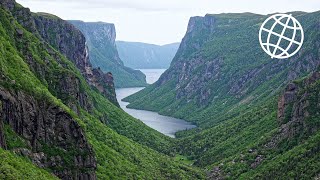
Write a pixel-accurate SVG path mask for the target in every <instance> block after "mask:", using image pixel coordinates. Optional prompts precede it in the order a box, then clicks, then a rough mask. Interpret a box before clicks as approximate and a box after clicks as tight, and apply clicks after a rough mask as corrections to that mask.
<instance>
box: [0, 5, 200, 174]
mask: <svg viewBox="0 0 320 180" xmlns="http://www.w3.org/2000/svg"><path fill="white" fill-rule="evenodd" d="M0 16H1V18H0V19H1V21H0V22H1V24H0V52H1V53H0V59H1V60H0V67H1V74H4V75H5V76H6V77H8V78H9V80H7V81H1V82H0V85H1V86H2V87H5V88H6V89H14V90H16V91H24V92H26V93H28V94H30V95H32V96H34V97H35V98H36V99H41V100H42V101H49V102H52V103H54V104H56V105H58V106H60V107H62V108H63V109H64V110H65V111H67V112H69V113H70V114H71V115H72V116H73V117H74V118H75V119H77V121H78V123H79V124H80V125H81V127H82V128H83V129H84V130H85V132H86V136H87V138H88V140H89V142H90V143H91V144H92V146H93V149H94V151H95V153H96V155H97V161H98V170H97V175H98V177H99V178H101V179H114V178H116V177H117V178H126V177H132V178H133V177H137V178H141V179H149V178H150V179H153V178H159V179H163V178H168V177H171V178H177V179H179V178H191V177H192V176H200V177H201V173H199V172H198V171H197V170H194V169H192V168H191V167H187V166H185V165H182V164H180V163H178V162H175V161H173V158H170V157H168V156H166V155H164V154H161V153H159V152H157V151H156V150H153V149H157V150H159V151H163V152H164V151H166V148H167V146H168V145H170V140H169V138H167V137H165V136H163V135H161V134H160V133H158V132H156V131H154V130H152V129H151V128H148V127H147V126H145V125H143V123H141V122H140V121H138V120H136V119H134V118H132V117H130V116H129V115H127V114H126V113H125V112H123V111H122V110H121V109H119V108H117V107H115V106H114V105H112V104H111V103H110V102H109V101H108V100H106V99H104V97H103V96H101V95H100V94H98V93H97V92H95V91H93V90H91V89H90V88H89V86H88V85H87V84H86V83H85V80H84V79H83V77H81V75H80V73H79V72H78V71H77V70H76V68H75V67H74V65H73V64H72V63H71V62H70V61H68V60H67V59H65V58H64V57H63V56H61V55H59V57H60V58H61V60H62V61H63V63H64V66H61V65H58V64H57V63H56V62H55V59H54V58H53V57H51V56H50V55H49V54H48V52H47V51H46V50H45V49H44V48H42V45H41V42H40V41H39V40H38V39H37V38H36V37H35V36H34V35H33V34H31V33H29V32H27V31H26V30H24V29H23V28H22V27H21V26H20V25H19V24H18V23H17V22H15V21H14V18H13V17H11V16H10V15H9V14H8V13H6V12H5V11H4V10H2V9H0ZM12 22H14V25H13V24H12ZM13 26H15V27H18V28H20V29H22V30H23V31H24V34H23V37H22V39H21V38H19V39H20V40H19V41H16V39H15V36H16V35H15V28H14V27H13ZM24 43H26V45H27V49H25V50H26V51H28V52H30V55H31V56H33V58H34V59H35V60H36V63H37V64H38V65H39V66H40V67H41V66H42V67H43V68H44V67H46V68H48V71H49V74H50V72H52V71H58V72H60V73H62V74H63V73H71V74H74V75H75V76H76V77H78V78H79V79H80V80H81V86H82V88H83V90H84V91H86V92H87V93H88V94H89V96H90V98H91V99H92V100H93V101H94V103H95V109H94V110H93V113H92V114H91V115H90V114H88V113H87V112H85V111H84V110H82V111H81V113H80V115H79V116H77V115H76V114H75V113H74V112H73V111H71V110H70V109H69V108H68V107H67V106H65V105H64V104H63V102H62V101H61V100H58V99H57V98H56V97H54V96H53V95H52V94H51V92H50V91H49V89H48V88H49V86H48V83H47V80H46V79H44V78H43V77H40V76H39V75H37V74H35V72H32V71H31V70H30V68H29V66H28V64H27V63H26V62H25V61H24V57H23V55H22V54H21V53H20V52H18V51H17V49H19V46H23V45H22V44H24ZM20 48H21V47H20ZM57 54H58V53H57ZM44 57H47V59H49V60H50V63H49V64H47V65H45V63H44V61H43V59H45V58H44ZM39 78H40V79H39ZM11 80H15V83H12V81H11ZM103 113H107V115H108V117H109V119H110V127H112V128H113V129H114V130H112V129H111V128H110V127H108V126H106V124H104V123H102V122H101V121H100V120H99V117H100V116H101V114H103ZM116 131H117V132H119V133H120V134H122V135H120V134H118V133H117V132H116ZM125 136H127V137H125ZM150 137H152V139H151V138H150ZM131 139H133V140H137V142H134V141H133V140H131ZM143 144H145V145H147V146H145V145H143ZM151 148H153V149H151Z"/></svg>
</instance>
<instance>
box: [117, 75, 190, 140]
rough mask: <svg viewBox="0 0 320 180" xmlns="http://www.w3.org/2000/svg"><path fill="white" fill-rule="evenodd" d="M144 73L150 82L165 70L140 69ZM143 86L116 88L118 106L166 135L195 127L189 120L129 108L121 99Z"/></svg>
mask: <svg viewBox="0 0 320 180" xmlns="http://www.w3.org/2000/svg"><path fill="white" fill-rule="evenodd" d="M140 71H141V72H143V73H144V74H145V75H146V79H147V83H149V84H151V83H154V82H155V81H157V80H158V78H159V77H160V75H161V74H162V73H163V72H164V71H165V70H164V69H140ZM142 89H143V88H141V87H136V88H120V89H116V94H117V99H118V102H119V104H120V107H121V108H122V109H123V110H124V111H125V112H127V113H128V114H130V115H131V116H133V117H135V118H137V119H139V120H141V121H142V122H143V123H145V124H146V125H147V126H149V127H151V128H153V129H155V130H157V131H159V132H161V133H163V134H165V135H167V136H170V137H175V133H176V132H178V131H181V130H187V129H192V128H195V127H196V126H194V125H192V124H191V123H190V122H186V121H184V120H181V119H176V118H172V117H168V116H163V115H159V114H158V113H157V112H152V111H146V110H137V109H129V108H127V107H126V106H127V105H128V104H129V103H127V102H123V101H122V99H124V98H125V97H128V96H130V95H132V94H134V93H136V92H138V91H140V90H142Z"/></svg>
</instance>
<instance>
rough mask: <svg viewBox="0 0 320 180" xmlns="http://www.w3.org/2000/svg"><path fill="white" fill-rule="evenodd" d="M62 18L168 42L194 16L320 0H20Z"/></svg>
mask: <svg viewBox="0 0 320 180" xmlns="http://www.w3.org/2000/svg"><path fill="white" fill-rule="evenodd" d="M17 2H19V3H20V4H22V5H24V6H26V7H29V8H30V9H31V11H33V12H47V13H52V14H55V15H57V16H59V17H61V18H62V19H68V20H69V19H72V20H83V21H103V22H110V23H114V24H115V26H116V30H117V40H124V41H136V42H147V43H152V44H160V45H162V44H168V43H172V42H179V41H181V39H182V38H183V36H184V34H185V32H186V28H187V24H188V20H189V18H190V17H191V16H204V15H205V14H207V13H210V14H217V13H229V12H253V13H258V14H268V13H274V12H288V11H307V12H312V11H317V10H320V0H305V1H302V0H269V1H267V0H263V1H261V0H260V1H258V0H90V1H85V0H17Z"/></svg>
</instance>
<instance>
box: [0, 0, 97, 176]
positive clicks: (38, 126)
mask: <svg viewBox="0 0 320 180" xmlns="http://www.w3.org/2000/svg"><path fill="white" fill-rule="evenodd" d="M0 7H1V8H4V9H6V10H8V13H9V14H10V13H11V14H12V15H13V17H15V18H16V20H17V21H18V22H19V23H20V24H21V25H22V26H23V27H24V29H26V30H28V31H30V32H31V33H32V34H33V35H34V36H32V38H33V39H30V36H31V35H29V36H27V35H26V34H27V33H26V30H24V29H22V28H21V27H20V26H19V27H17V25H16V23H15V21H14V20H11V22H10V23H11V24H10V27H9V26H7V28H8V29H9V28H13V29H15V31H12V30H7V32H6V33H8V34H9V36H10V37H11V40H12V41H13V42H15V43H16V44H19V45H17V46H16V47H15V48H16V49H17V51H19V53H20V56H21V58H23V59H24V61H25V63H27V64H28V66H29V68H30V70H31V71H32V73H33V74H34V75H35V76H36V78H35V79H37V80H39V81H41V82H42V83H43V84H45V86H46V87H48V90H49V91H50V93H51V94H52V95H54V96H56V97H58V98H59V99H61V100H62V101H63V102H64V103H65V104H66V105H67V106H69V107H70V108H71V109H73V110H74V112H78V111H79V108H78V106H80V107H82V108H83V109H84V110H87V111H90V109H91V107H92V102H91V101H90V99H89V98H88V97H87V94H86V92H85V91H84V90H83V87H82V85H81V83H80V79H79V75H77V74H76V73H74V72H72V71H71V70H67V68H68V63H67V61H66V60H65V57H62V55H60V54H59V53H57V52H56V51H55V50H54V49H53V48H52V47H51V46H50V45H49V44H50V43H49V42H51V43H52V42H59V44H60V45H61V46H60V47H58V46H56V47H57V48H60V49H58V50H61V51H63V52H65V53H66V54H65V56H69V57H71V56H72V58H73V59H71V60H72V62H74V63H75V64H76V65H77V67H78V68H79V69H80V71H81V72H82V73H84V74H85V72H86V71H83V69H81V68H82V66H83V65H84V67H86V64H87V62H88V61H87V60H88V59H87V54H86V52H84V51H85V50H86V49H85V39H84V37H83V35H82V38H77V37H81V33H80V31H78V32H79V34H76V35H75V37H73V36H71V37H69V38H67V36H62V35H61V36H55V38H57V39H58V40H56V41H55V40H54V39H50V38H53V36H50V38H48V39H46V38H42V36H41V35H44V33H42V34H41V35H40V33H39V32H40V31H41V30H39V31H38V29H37V28H36V27H37V26H36V23H35V19H34V16H33V15H32V14H31V12H30V10H29V9H27V8H23V7H21V6H20V5H17V4H16V3H15V2H14V1H13V0H10V1H1V2H0ZM1 13H2V12H1ZM1 15H3V17H5V16H6V15H4V14H1ZM10 17H11V16H10ZM52 18H55V17H52ZM12 19H13V18H12ZM3 21H4V22H5V21H6V20H5V19H4V20H3ZM57 21H58V20H57ZM49 24H50V23H49ZM49 24H48V25H49ZM50 26H51V27H53V26H54V25H53V23H52V24H50ZM58 27H60V26H58V24H57V28H58ZM72 27H73V26H72V25H69V26H68V28H72ZM60 28H63V27H60ZM74 29H75V28H74ZM64 30H65V29H64ZM69 30H71V29H69ZM48 31H49V30H48ZM51 32H53V31H51ZM54 32H57V33H58V32H60V31H58V30H57V31H54ZM69 33H70V32H69ZM48 37H49V36H48ZM35 39H37V40H35ZM38 39H40V40H41V42H40V41H39V40H38ZM47 41H48V42H47ZM76 42H77V43H79V44H77V45H75V44H74V46H72V45H70V47H66V46H67V44H68V43H71V44H72V43H76ZM31 43H36V46H33V47H36V48H38V49H34V50H33V53H32V52H31V50H30V47H31ZM81 43H82V44H81ZM52 46H54V45H52ZM77 48H79V49H77ZM82 48H84V49H82ZM69 51H71V52H69ZM53 64H54V65H56V66H58V67H65V68H66V69H64V70H66V71H61V69H62V68H56V69H54V68H52V66H53ZM53 69H54V70H53ZM84 70H86V68H84ZM84 74H83V75H84ZM84 76H85V75H84ZM2 81H3V83H8V82H9V83H10V84H11V86H15V85H17V84H16V82H15V80H11V79H10V78H9V77H6V76H4V75H1V79H0V82H2ZM31 81H32V80H31ZM3 87H7V86H3ZM3 87H1V88H0V105H1V106H0V119H1V121H0V130H1V133H0V142H1V143H0V144H1V146H2V147H5V143H4V142H5V141H4V139H5V138H6V137H4V136H3V130H2V128H3V123H5V124H8V125H9V126H10V127H11V128H12V130H13V131H14V132H16V133H17V134H18V135H19V136H21V137H22V138H23V139H25V140H26V141H27V144H28V146H29V148H28V149H13V151H16V152H17V153H21V154H22V155H26V156H28V157H29V158H30V159H32V161H33V162H34V163H35V164H36V165H38V166H40V167H44V168H49V169H51V170H52V172H53V173H54V174H55V175H57V176H58V177H59V178H61V179H96V175H95V170H96V161H95V157H94V152H93V150H92V148H91V146H90V145H89V143H88V141H87V139H86V138H85V135H84V131H83V130H82V129H81V127H80V126H79V124H78V123H77V121H76V120H75V119H74V118H73V117H72V116H71V115H70V112H67V110H66V109H62V108H61V107H59V106H57V105H56V104H55V103H53V102H51V101H49V100H48V99H46V98H44V99H43V98H41V97H37V96H31V95H30V94H28V93H26V92H24V91H23V90H19V88H18V89H16V90H9V89H10V88H8V89H7V88H3Z"/></svg>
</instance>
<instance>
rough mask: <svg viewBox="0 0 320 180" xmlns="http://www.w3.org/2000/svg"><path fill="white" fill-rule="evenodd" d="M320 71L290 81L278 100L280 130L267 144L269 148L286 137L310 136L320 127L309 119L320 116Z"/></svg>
mask: <svg viewBox="0 0 320 180" xmlns="http://www.w3.org/2000/svg"><path fill="white" fill-rule="evenodd" d="M319 79H320V73H319V72H314V73H312V75H311V76H309V77H308V78H306V79H304V80H303V81H300V82H293V83H289V84H288V85H287V87H286V88H285V92H284V93H283V94H282V95H281V96H280V98H279V101H278V123H279V126H280V127H279V130H278V132H277V133H276V134H275V135H274V136H273V137H272V138H271V140H270V141H268V142H267V143H266V144H265V147H267V148H275V147H276V146H277V145H278V144H279V143H280V142H282V141H283V140H285V139H292V138H294V137H296V136H300V138H303V135H305V136H309V135H311V134H313V133H315V132H317V130H318V129H319V128H320V125H319V124H317V123H310V122H308V119H312V118H315V117H318V116H319V112H320V98H319V89H320V87H319V86H318V85H314V83H315V82H317V81H318V80H319Z"/></svg>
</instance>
